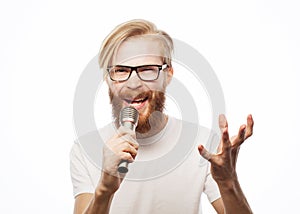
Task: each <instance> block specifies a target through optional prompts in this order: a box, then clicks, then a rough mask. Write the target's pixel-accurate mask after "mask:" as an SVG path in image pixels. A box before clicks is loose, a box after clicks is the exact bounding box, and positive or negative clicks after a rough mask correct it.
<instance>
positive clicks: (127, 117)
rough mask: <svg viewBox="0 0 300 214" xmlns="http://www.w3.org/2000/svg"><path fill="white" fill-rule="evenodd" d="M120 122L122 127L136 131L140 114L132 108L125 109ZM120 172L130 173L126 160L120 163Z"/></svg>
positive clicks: (121, 113) (122, 111)
mask: <svg viewBox="0 0 300 214" xmlns="http://www.w3.org/2000/svg"><path fill="white" fill-rule="evenodd" d="M119 120H120V121H119V122H120V125H121V126H124V127H127V128H129V129H131V130H133V131H135V128H136V126H137V123H138V121H139V112H138V111H137V110H136V109H135V108H133V107H131V106H128V107H125V108H123V109H122V110H121V111H120V117H119ZM118 172H120V173H127V172H128V162H127V161H126V160H122V161H121V162H120V163H119V166H118Z"/></svg>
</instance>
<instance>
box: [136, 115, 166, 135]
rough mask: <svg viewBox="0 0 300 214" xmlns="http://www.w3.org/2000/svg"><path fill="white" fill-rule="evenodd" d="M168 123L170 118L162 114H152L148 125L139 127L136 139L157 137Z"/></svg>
mask: <svg viewBox="0 0 300 214" xmlns="http://www.w3.org/2000/svg"><path fill="white" fill-rule="evenodd" d="M167 122H168V116H167V115H165V114H163V113H160V114H156V115H155V114H152V116H150V117H149V119H148V120H147V122H146V125H145V126H143V127H142V128H140V127H139V126H138V127H137V129H136V137H137V138H138V139H143V138H148V137H151V136H153V135H156V134H157V133H159V132H160V131H161V130H163V129H164V128H165V126H166V124H167Z"/></svg>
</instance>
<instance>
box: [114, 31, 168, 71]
mask: <svg viewBox="0 0 300 214" xmlns="http://www.w3.org/2000/svg"><path fill="white" fill-rule="evenodd" d="M162 58H163V46H162V45H161V42H160V41H159V40H158V39H153V38H147V37H135V38H130V39H129V40H126V41H124V42H123V43H122V44H121V45H120V46H119V49H118V51H117V52H116V55H115V59H114V60H113V64H115V65H117V64H119V65H120V64H122V65H131V66H137V65H142V64H157V63H162Z"/></svg>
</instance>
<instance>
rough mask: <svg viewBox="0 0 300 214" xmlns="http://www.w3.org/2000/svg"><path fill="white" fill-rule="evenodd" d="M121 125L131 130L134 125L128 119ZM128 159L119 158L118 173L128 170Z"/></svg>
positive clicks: (133, 128)
mask: <svg viewBox="0 0 300 214" xmlns="http://www.w3.org/2000/svg"><path fill="white" fill-rule="evenodd" d="M123 126H125V127H127V128H129V129H131V130H133V131H134V130H135V125H134V124H133V123H132V122H129V121H125V122H124V123H123ZM128 164H129V163H128V161H126V160H121V162H120V163H119V165H118V172H119V173H127V172H128Z"/></svg>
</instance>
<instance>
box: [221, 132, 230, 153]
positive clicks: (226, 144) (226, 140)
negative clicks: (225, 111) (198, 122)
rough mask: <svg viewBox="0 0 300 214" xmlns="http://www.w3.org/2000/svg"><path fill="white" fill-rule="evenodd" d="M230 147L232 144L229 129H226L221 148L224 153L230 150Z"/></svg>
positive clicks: (223, 133)
mask: <svg viewBox="0 0 300 214" xmlns="http://www.w3.org/2000/svg"><path fill="white" fill-rule="evenodd" d="M230 147H231V142H230V140H229V133H228V128H227V127H226V128H224V130H223V132H222V139H221V148H222V151H224V150H225V149H228V148H230Z"/></svg>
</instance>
